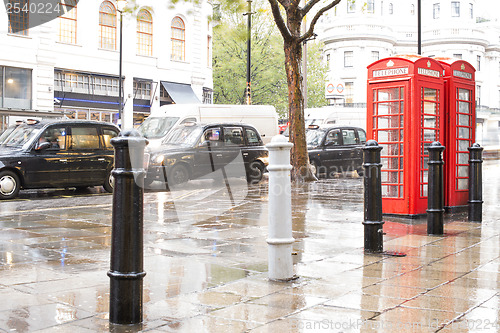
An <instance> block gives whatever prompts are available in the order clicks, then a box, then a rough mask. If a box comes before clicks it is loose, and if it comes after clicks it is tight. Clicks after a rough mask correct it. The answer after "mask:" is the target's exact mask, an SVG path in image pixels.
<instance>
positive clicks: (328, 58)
mask: <svg viewBox="0 0 500 333" xmlns="http://www.w3.org/2000/svg"><path fill="white" fill-rule="evenodd" d="M326 69H327V70H329V69H330V53H328V54H327V55H326Z"/></svg>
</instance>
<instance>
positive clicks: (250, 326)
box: [0, 161, 500, 333]
mask: <svg viewBox="0 0 500 333" xmlns="http://www.w3.org/2000/svg"><path fill="white" fill-rule="evenodd" d="M483 169H484V176H483V180H484V182H483V183H484V200H485V204H484V209H483V223H470V222H467V217H466V215H465V214H463V213H462V214H447V215H446V218H445V222H446V224H445V227H444V228H445V235H444V236H427V235H426V220H425V219H413V220H405V219H395V218H392V219H389V218H387V220H386V224H385V225H384V231H385V233H386V234H385V236H384V250H386V251H395V252H403V253H404V254H406V256H404V257H396V256H387V255H373V254H372V255H370V254H364V251H363V225H362V221H363V202H362V200H363V184H362V179H361V178H358V177H347V178H338V179H328V180H321V181H318V182H316V183H312V184H306V185H301V186H296V187H294V188H293V193H292V201H293V214H292V215H293V236H294V238H295V240H296V241H295V243H294V246H293V248H294V250H293V258H294V270H295V273H296V275H297V276H298V278H297V279H295V280H293V281H291V282H272V281H269V279H268V278H267V243H266V238H267V209H268V201H267V183H266V182H265V181H264V182H262V183H261V184H258V185H252V186H251V187H250V188H247V187H246V186H243V185H241V184H240V185H238V184H236V185H235V186H241V187H240V192H239V194H240V196H239V197H238V196H237V195H236V196H231V197H229V196H228V195H227V193H226V192H225V191H224V188H216V187H215V186H214V184H207V183H204V184H197V183H196V182H192V183H191V184H190V185H189V186H188V187H186V188H184V189H182V190H172V191H170V192H168V191H162V190H160V189H158V190H156V191H148V192H147V193H146V194H145V210H144V269H145V271H146V272H147V275H146V277H145V278H144V294H143V296H144V322H143V325H141V326H133V327H119V326H113V325H110V324H109V321H108V309H109V278H108V276H107V274H106V273H107V271H108V270H109V256H110V235H111V199H112V197H111V195H108V194H103V193H99V191H97V192H96V191H93V190H89V193H85V192H84V193H81V194H78V195H76V196H75V195H74V194H75V193H69V194H68V193H66V192H63V193H62V194H60V195H56V196H52V195H50V194H49V195H41V196H38V197H37V196H34V197H33V196H32V195H30V194H27V195H25V198H26V199H30V200H11V201H5V202H0V225H1V227H2V233H1V234H0V296H1V297H0V299H1V300H2V302H0V331H1V332H74V333H76V332H103V331H112V332H136V331H151V332H244V331H250V332H437V331H439V332H443V333H444V332H488V331H499V329H498V328H499V325H500V323H499V320H500V318H499V316H500V312H499V310H500V292H499V286H500V228H499V227H498V225H499V223H500V210H499V208H500V207H499V206H500V200H499V199H500V191H499V189H500V186H499V185H500V162H499V161H486V162H485V163H484V165H483Z"/></svg>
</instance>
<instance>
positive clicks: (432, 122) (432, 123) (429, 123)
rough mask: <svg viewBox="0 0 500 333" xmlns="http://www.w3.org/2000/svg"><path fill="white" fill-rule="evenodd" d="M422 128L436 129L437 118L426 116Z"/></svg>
mask: <svg viewBox="0 0 500 333" xmlns="http://www.w3.org/2000/svg"><path fill="white" fill-rule="evenodd" d="M422 127H430V128H436V117H435V116H426V115H424V123H423V124H422Z"/></svg>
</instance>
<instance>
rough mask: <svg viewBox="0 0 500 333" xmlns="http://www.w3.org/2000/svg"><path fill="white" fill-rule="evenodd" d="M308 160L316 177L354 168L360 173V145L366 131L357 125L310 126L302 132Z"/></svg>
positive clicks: (361, 155)
mask: <svg viewBox="0 0 500 333" xmlns="http://www.w3.org/2000/svg"><path fill="white" fill-rule="evenodd" d="M306 142H307V149H308V153H309V161H310V163H311V165H312V166H313V168H314V172H315V173H316V175H317V176H322V175H326V176H331V175H334V174H336V173H345V172H349V171H357V172H358V174H362V173H363V152H362V146H363V145H364V144H365V143H366V132H365V131H364V130H363V129H361V128H359V127H350V126H332V125H323V126H317V125H316V126H314V125H311V126H309V127H308V129H307V132H306Z"/></svg>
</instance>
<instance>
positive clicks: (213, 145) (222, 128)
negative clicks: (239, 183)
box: [145, 123, 269, 185]
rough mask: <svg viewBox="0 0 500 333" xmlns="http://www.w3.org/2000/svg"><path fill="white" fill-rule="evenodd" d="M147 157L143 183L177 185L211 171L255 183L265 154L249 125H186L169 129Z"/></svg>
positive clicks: (259, 139)
mask: <svg viewBox="0 0 500 333" xmlns="http://www.w3.org/2000/svg"><path fill="white" fill-rule="evenodd" d="M149 155H150V156H149V166H148V172H147V175H146V179H145V184H150V183H152V181H154V180H161V181H165V182H167V183H168V184H169V185H178V184H181V183H185V182H187V181H189V180H190V179H198V178H200V179H201V178H202V177H204V176H207V175H210V174H212V173H214V172H223V173H224V177H225V176H230V177H231V176H233V177H238V176H245V177H246V179H247V181H248V182H250V183H256V182H259V181H260V180H261V179H262V176H263V174H264V171H265V170H266V166H267V164H268V156H269V152H268V150H267V149H266V148H265V147H264V145H263V142H262V139H261V137H260V134H259V133H258V131H257V130H256V129H255V127H253V126H250V125H246V124H241V123H227V124H220V123H217V124H209V125H199V124H196V123H187V124H183V125H180V126H177V127H175V128H173V129H172V131H171V132H170V133H169V134H168V135H167V137H166V138H165V139H164V140H163V142H162V144H161V146H160V147H159V148H157V149H155V150H153V151H150V152H149Z"/></svg>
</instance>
